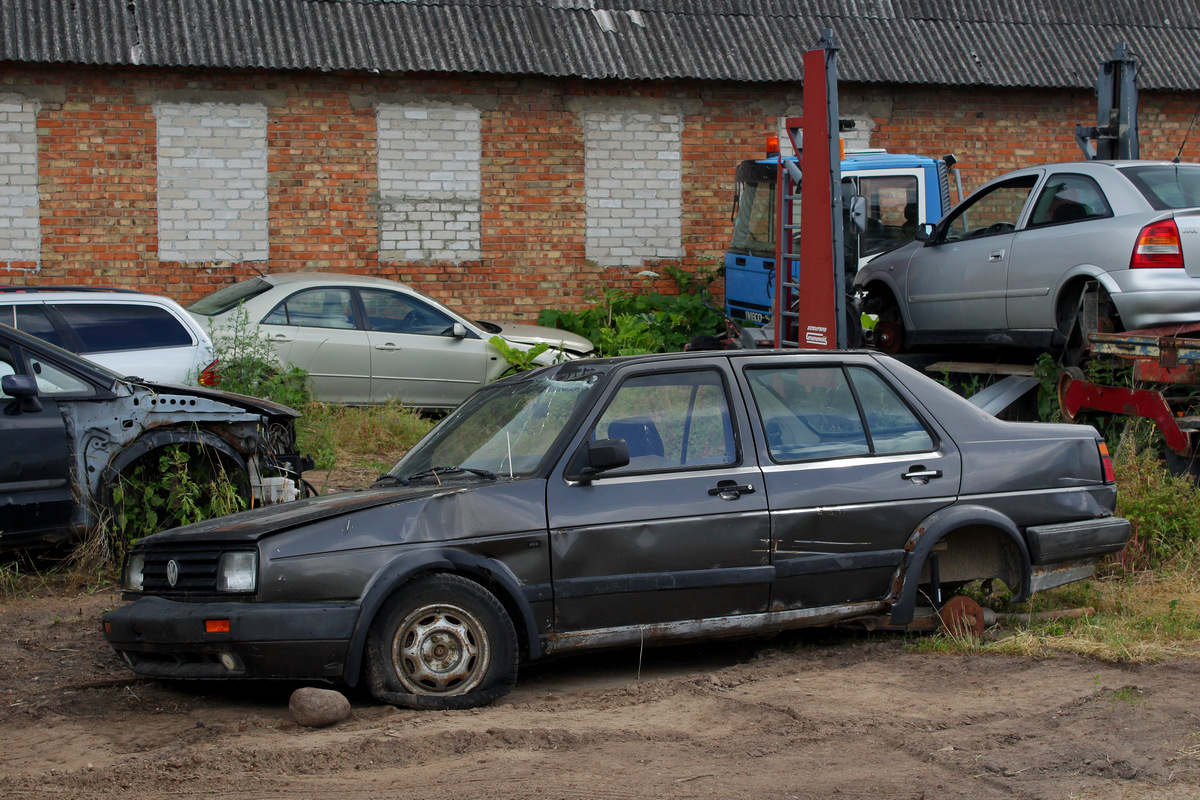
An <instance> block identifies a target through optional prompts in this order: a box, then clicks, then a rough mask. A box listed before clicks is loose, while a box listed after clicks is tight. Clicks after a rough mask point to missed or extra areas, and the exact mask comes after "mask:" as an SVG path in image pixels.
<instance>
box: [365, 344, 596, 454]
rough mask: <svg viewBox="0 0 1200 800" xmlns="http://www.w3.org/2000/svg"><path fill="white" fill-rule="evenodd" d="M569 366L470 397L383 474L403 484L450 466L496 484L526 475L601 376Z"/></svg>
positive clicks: (583, 401)
mask: <svg viewBox="0 0 1200 800" xmlns="http://www.w3.org/2000/svg"><path fill="white" fill-rule="evenodd" d="M572 366H573V365H568V364H564V365H562V366H560V367H556V368H553V369H551V370H549V371H547V372H542V373H539V375H538V377H534V378H528V379H525V380H517V381H504V382H501V383H499V384H496V385H494V386H491V387H489V388H487V389H484V390H482V391H480V392H478V393H476V394H475V395H474V396H472V397H471V398H470V399H469V400H467V402H466V403H464V404H463V405H462V406H460V407H459V408H458V409H456V410H455V411H454V412H453V413H452V414H450V416H448V417H446V419H444V420H443V421H442V422H441V424H439V425H438V426H437V427H436V428H434V430H433V431H432V432H430V434H429V435H428V436H426V437H425V438H424V439H422V440H421V442H420V443H419V444H418V445H417V446H416V447H415V448H413V449H412V451H410V452H409V453H408V454H407V455H406V456H405V457H404V458H402V459H401V460H400V462H399V463H398V464H396V466H394V467H392V469H391V471H390V472H388V474H389V475H392V476H395V477H397V478H406V477H408V476H410V475H415V474H417V473H421V472H424V471H426V470H430V469H434V468H444V467H451V466H453V467H463V468H465V469H480V470H488V471H490V472H494V473H496V475H497V476H499V477H500V478H516V477H519V476H526V475H532V474H533V473H535V472H537V471H538V469H539V468H540V467H541V465H542V462H543V461H544V460H545V458H546V455H547V453H549V452H550V450H551V448H552V447H553V446H554V443H555V442H556V441H557V440H558V438H559V435H560V434H561V433H562V432H563V429H564V428H565V427H566V425H567V422H568V421H569V420H570V419H571V417H572V415H573V414H574V412H575V410H576V409H578V408H581V407H582V406H583V405H584V404H585V403H586V401H587V398H589V397H590V396H591V392H592V390H593V389H594V387H595V386H596V385H597V383H598V382H599V379H600V377H601V375H602V374H603V371H602V370H600V369H596V368H594V367H592V368H578V367H576V368H572Z"/></svg>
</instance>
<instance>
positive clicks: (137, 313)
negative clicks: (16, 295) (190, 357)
mask: <svg viewBox="0 0 1200 800" xmlns="http://www.w3.org/2000/svg"><path fill="white" fill-rule="evenodd" d="M55 310H56V311H58V313H59V314H61V315H62V317H63V319H64V320H65V321H66V323H67V324H68V325H70V326H71V330H73V331H74V332H75V335H76V337H77V338H78V339H79V352H80V353H102V352H112V351H118V350H148V349H152V348H158V347H191V346H192V344H194V342H193V340H192V334H191V333H190V332H189V331H188V329H187V328H185V327H184V326H183V323H181V322H180V321H179V320H178V319H176V318H175V316H174V315H173V314H171V312H170V311H167V310H166V309H165V308H160V307H159V306H143V305H134V304H128V305H125V304H121V305H109V304H99V303H64V304H61V305H55Z"/></svg>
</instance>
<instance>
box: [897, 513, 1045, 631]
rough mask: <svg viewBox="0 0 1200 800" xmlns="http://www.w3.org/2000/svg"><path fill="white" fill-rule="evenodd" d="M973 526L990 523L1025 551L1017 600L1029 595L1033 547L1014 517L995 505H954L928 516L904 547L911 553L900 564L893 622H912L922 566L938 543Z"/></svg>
mask: <svg viewBox="0 0 1200 800" xmlns="http://www.w3.org/2000/svg"><path fill="white" fill-rule="evenodd" d="M970 525H986V526H988V527H990V528H995V529H996V530H998V531H1000V532H1001V533H1002V534H1004V535H1005V536H1006V537H1007V538H1008V539H1009V540H1011V542H1012V544H1013V546H1015V547H1016V548H1017V551H1018V552H1019V553H1020V554H1021V585H1020V587H1014V591H1015V592H1016V596H1015V597H1014V599H1015V600H1016V601H1017V602H1020V601H1022V600H1024V599H1025V598H1027V597H1028V596H1029V587H1030V584H1031V581H1032V576H1033V567H1032V565H1031V564H1030V561H1029V548H1028V547H1027V546H1026V544H1025V538H1024V537H1023V536H1022V535H1021V532H1020V531H1019V530H1018V529H1017V526H1016V525H1015V524H1014V523H1013V521H1012V520H1011V519H1009V518H1008V517H1006V516H1005V515H1004V514H1001V513H1000V512H999V511H997V510H995V509H994V508H988V507H987V506H976V505H965V506H951V507H949V508H943V509H941V510H939V511H935V512H934V513H932V514H930V515H929V516H928V517H926V518H925V519H924V520H923V521H922V522H921V524H920V525H918V526H917V529H916V530H915V531H914V532H913V534H912V536H910V537H909V539H908V542H907V543H906V544H905V546H904V549H905V550H906V551H907V552H908V555H907V556H906V557H905V559H904V563H903V564H902V565H901V566H900V570H899V573H898V575H897V578H898V579H899V580H902V581H903V583H902V585H901V586H900V591H899V595H898V597H897V598H896V602H895V603H893V605H892V615H891V621H892V623H893V624H896V625H907V624H908V623H910V622H912V619H913V612H914V610H915V608H916V605H917V588H918V584H919V583H920V581H921V567H922V566H923V565H924V564H925V560H926V559H927V558H928V557H929V554H930V552H932V551H933V547H934V545H936V544H937V543H938V542H940V541H941V540H942V539H944V538H945V537H946V535H947V534H949V533H952V532H953V531H956V530H958V529H960V528H964V527H967V526H970Z"/></svg>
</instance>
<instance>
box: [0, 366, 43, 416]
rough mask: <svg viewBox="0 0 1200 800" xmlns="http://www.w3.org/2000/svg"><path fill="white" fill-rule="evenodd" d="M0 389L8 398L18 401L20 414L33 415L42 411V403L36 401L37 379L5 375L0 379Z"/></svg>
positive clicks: (27, 376)
mask: <svg viewBox="0 0 1200 800" xmlns="http://www.w3.org/2000/svg"><path fill="white" fill-rule="evenodd" d="M0 389H3V390H4V393H5V394H6V395H8V396H9V397H13V398H16V399H17V400H18V401H20V409H21V411H22V412H27V413H30V414H34V413H37V412H38V411H41V410H42V401H41V400H39V399H38V386H37V379H35V378H34V377H33V376H32V375H5V376H4V377H3V378H0Z"/></svg>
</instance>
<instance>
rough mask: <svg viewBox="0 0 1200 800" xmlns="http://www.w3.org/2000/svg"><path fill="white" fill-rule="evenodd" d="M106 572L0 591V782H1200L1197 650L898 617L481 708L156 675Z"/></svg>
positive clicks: (296, 785) (801, 786)
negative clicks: (1008, 645) (1058, 642)
mask: <svg viewBox="0 0 1200 800" xmlns="http://www.w3.org/2000/svg"><path fill="white" fill-rule="evenodd" d="M119 602H120V600H119V598H118V597H117V596H116V594H115V591H114V592H104V593H96V594H90V595H72V596H57V597H43V598H20V599H10V600H7V601H3V602H0V728H2V729H3V730H4V731H5V736H4V748H3V749H2V750H0V797H6V798H9V797H38V798H44V797H64V798H67V797H69V798H92V797H138V798H154V797H168V796H169V797H173V798H174V797H206V798H256V799H261V798H284V797H287V798H322V799H324V798H331V797H349V796H356V797H357V796H362V797H373V798H390V797H420V798H428V799H429V800H437V799H438V798H447V800H450V799H451V798H453V799H454V800H459V799H460V798H539V799H541V798H624V797H628V798H647V797H654V798H707V797H720V798H728V797H753V798H841V797H845V798H873V799H876V798H904V799H908V798H927V799H929V800H932V798H965V797H970V798H1012V797H1017V798H1066V797H1080V798H1156V800H1158V799H1165V800H1173V799H1174V798H1196V797H1197V796H1200V703H1198V702H1197V699H1196V697H1197V695H1196V687H1197V686H1200V663H1197V662H1195V661H1178V662H1173V663H1166V664H1160V665H1155V666H1142V667H1122V666H1114V665H1110V664H1105V663H1100V662H1095V661H1088V660H1084V659H1080V658H1075V657H1060V658H1054V659H1050V660H1040V661H1039V660H1032V659H1021V658H1011V657H990V656H971V657H961V656H934V655H919V654H913V653H908V652H905V650H904V648H903V645H902V640H901V639H900V638H898V637H893V636H889V635H880V634H875V635H871V636H867V635H865V634H849V633H837V632H820V631H809V632H801V633H797V634H792V635H787V636H780V637H778V638H776V639H774V640H771V641H770V642H769V643H761V642H744V641H738V642H721V643H710V644H706V645H702V646H687V647H673V648H660V649H651V650H647V651H645V652H644V653H639V651H638V650H637V649H636V648H635V649H632V650H620V651H614V652H611V653H604V654H600V655H598V656H597V655H592V656H589V657H575V658H570V659H560V660H557V661H552V662H548V663H544V664H538V665H533V666H530V667H527V668H525V669H523V670H522V673H521V678H520V681H519V683H518V685H517V689H516V691H515V692H513V694H512V695H510V696H509V697H508V698H505V699H504V700H503V701H501V702H500V703H499V704H497V705H495V706H492V707H489V708H485V709H479V710H474V711H460V712H444V713H431V712H415V711H404V710H399V709H395V708H391V707H388V706H380V705H377V704H375V703H373V702H372V701H371V700H370V699H369V698H368V697H366V696H365V695H364V694H362V693H359V692H355V691H348V695H349V697H350V700H351V703H352V705H353V715H352V716H351V718H350V719H349V720H348V721H346V722H343V723H341V724H339V725H336V726H334V727H332V728H327V729H322V730H311V729H306V728H301V727H299V726H297V725H296V724H295V723H294V722H292V720H291V718H290V716H289V713H288V707H287V701H288V697H289V695H290V692H291V691H292V690H293V689H294V688H296V686H295V685H294V684H278V683H236V684H230V683H197V684H169V683H162V682H157V681H146V680H142V679H140V678H137V677H135V676H134V675H133V674H132V673H130V672H129V671H128V670H126V669H125V668H124V667H123V665H122V664H121V663H120V661H118V659H117V658H116V656H115V655H114V654H113V653H112V651H111V650H109V649H108V647H107V646H106V645H105V644H104V641H103V637H102V636H101V634H100V631H99V623H98V619H99V616H100V614H101V613H102V612H103V611H104V610H105V609H106V608H109V607H112V606H114V605H116V604H117V603H119Z"/></svg>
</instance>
